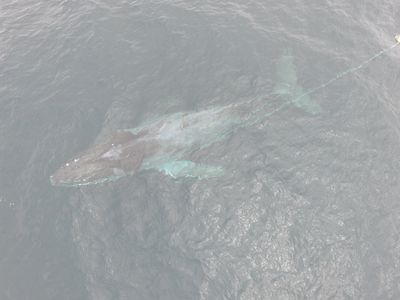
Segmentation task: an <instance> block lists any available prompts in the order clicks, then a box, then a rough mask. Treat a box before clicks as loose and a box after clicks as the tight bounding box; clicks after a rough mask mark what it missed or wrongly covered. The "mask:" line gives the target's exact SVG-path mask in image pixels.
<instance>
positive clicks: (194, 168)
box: [50, 51, 321, 186]
mask: <svg viewBox="0 0 400 300" xmlns="http://www.w3.org/2000/svg"><path fill="white" fill-rule="evenodd" d="M276 74H277V78H278V83H277V84H276V86H275V88H274V91H273V93H272V94H271V95H269V96H268V97H264V98H263V99H252V100H247V101H244V102H239V103H235V104H230V105H225V106H215V107H212V108H208V109H205V110H202V111H192V112H177V113H173V114H170V115H167V116H162V117H160V118H158V119H155V120H152V121H147V122H145V123H144V124H142V125H140V126H139V127H136V128H133V129H123V130H119V131H117V132H116V133H115V134H113V135H112V136H111V137H109V138H108V139H106V140H105V141H104V142H101V143H99V144H96V145H94V146H92V147H90V148H89V149H87V150H86V151H84V152H83V153H81V154H78V155H77V156H75V157H74V158H72V159H70V160H68V161H67V162H66V163H64V164H63V165H62V166H61V167H60V168H59V169H58V170H57V171H56V172H55V173H54V174H53V175H52V176H50V181H51V183H52V184H53V185H55V186H83V185H89V184H99V183H104V182H109V181H115V180H117V179H119V178H121V177H124V176H128V175H134V174H136V173H137V172H140V171H142V170H157V171H160V172H163V173H165V174H167V175H169V176H172V177H174V178H178V177H196V178H200V179H201V178H212V177H217V176H221V175H222V174H223V173H224V170H223V169H222V168H221V167H220V166H211V165H207V164H200V163H196V162H193V161H191V160H190V156H191V153H192V152H193V151H195V150H199V149H202V148H204V147H207V146H209V145H211V144H212V143H215V142H217V141H220V140H222V139H224V138H225V137H226V136H227V135H229V134H231V133H232V132H233V131H235V130H236V129H237V128H240V127H245V126H250V125H252V124H254V123H257V122H259V121H260V120H263V119H264V118H265V117H266V116H268V115H271V114H272V113H274V111H278V110H280V109H281V108H283V107H285V106H287V105H288V104H293V105H294V106H296V107H299V108H301V109H303V110H304V111H307V112H308V113H311V114H316V113H319V112H320V111H321V109H320V107H319V105H318V104H317V103H315V102H314V101H312V100H311V99H310V98H309V96H308V95H305V96H303V94H304V89H303V88H302V87H301V86H300V85H299V84H298V83H297V76H296V72H295V67H294V62H293V56H292V55H291V52H289V51H285V52H284V54H283V55H282V57H281V58H280V59H279V60H278V62H277V70H276ZM270 100H274V101H275V100H279V101H280V103H281V104H279V105H277V106H276V105H275V109H274V110H273V111H272V112H271V111H267V109H266V108H267V106H270V105H266V104H265V103H271V102H272V103H276V101H275V102H274V101H270ZM276 107H277V108H276Z"/></svg>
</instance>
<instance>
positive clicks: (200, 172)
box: [154, 160, 224, 179]
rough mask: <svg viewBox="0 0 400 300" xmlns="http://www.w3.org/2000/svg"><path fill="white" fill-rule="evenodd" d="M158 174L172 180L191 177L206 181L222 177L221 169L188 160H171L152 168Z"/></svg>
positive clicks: (222, 171)
mask: <svg viewBox="0 0 400 300" xmlns="http://www.w3.org/2000/svg"><path fill="white" fill-rule="evenodd" d="M154 168H155V169H157V170H158V171H160V172H163V173H164V174H166V175H169V176H171V177H173V178H179V177H192V178H198V179H208V178H215V177H219V176H222V175H223V174H224V170H223V168H221V167H219V166H211V165H206V164H201V163H194V162H192V161H189V160H173V161H169V162H166V163H163V164H160V165H158V166H154Z"/></svg>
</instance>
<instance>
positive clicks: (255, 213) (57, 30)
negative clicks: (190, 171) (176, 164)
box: [0, 0, 400, 300]
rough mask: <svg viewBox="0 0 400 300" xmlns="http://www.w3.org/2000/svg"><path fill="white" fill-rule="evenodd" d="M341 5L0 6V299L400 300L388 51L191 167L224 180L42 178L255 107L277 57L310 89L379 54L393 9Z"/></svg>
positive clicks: (394, 105)
mask: <svg viewBox="0 0 400 300" xmlns="http://www.w3.org/2000/svg"><path fill="white" fill-rule="evenodd" d="M353 2H354V3H350V2H349V1H334V2H333V1H316V0H313V1H298V0H295V1H260V0H256V1H247V2H246V1H236V2H232V1H168V0H165V1H122V0H121V1H109V0H94V1H59V0H55V1H31V0H22V1H21V0H18V1H16V0H9V1H2V2H1V3H0V254H1V260H0V299H4V300H9V299H12V300H14V299H17V300H23V299H38V300H45V299H59V300H61V299H84V300H86V299H95V300H103V299H105V300H108V299H135V300H136V299H140V300H147V299H174V300H180V299H182V300H186V299H204V300H215V299H241V300H244V299H246V300H247V299H263V300H264V299H274V300H276V299H400V281H399V278H400V235H399V228H400V207H399V195H400V177H399V176H400V163H399V157H400V145H399V137H400V131H399V129H400V123H399V116H400V104H399V101H398V99H399V96H398V95H399V94H400V84H399V79H398V78H399V77H398V76H399V66H400V47H395V48H393V49H392V50H391V51H389V52H387V53H385V54H384V55H382V56H380V57H379V58H378V59H376V60H374V61H372V62H371V63H369V64H368V65H367V66H366V67H365V68H363V69H361V70H359V71H358V72H356V73H354V74H349V75H348V76H346V77H343V78H341V79H340V80H337V81H335V82H333V83H332V84H331V85H329V86H327V87H326V88H323V89H320V90H318V91H316V92H315V93H313V94H312V97H313V99H314V100H315V101H317V102H318V103H319V105H320V106H321V107H322V109H323V111H322V113H320V114H318V115H310V114H307V113H306V112H304V111H301V110H299V109H297V108H296V107H288V108H287V109H284V110H280V111H278V112H277V113H275V114H273V115H271V116H270V117H268V118H267V119H266V120H265V122H262V123H260V124H255V125H254V126H252V127H249V128H244V129H241V130H239V131H238V132H235V133H234V134H232V135H231V136H230V137H229V138H228V139H226V140H224V141H223V142H221V143H217V144H215V145H213V146H212V147H210V148H209V149H208V150H207V151H206V152H204V151H203V152H202V153H197V154H195V156H196V157H194V159H197V160H199V161H202V162H207V163H209V164H215V165H220V166H223V167H226V168H229V169H230V170H233V171H232V172H230V173H229V174H228V175H227V176H225V177H223V178H220V179H215V180H214V179H213V180H196V179H178V180H174V179H172V178H170V177H168V176H165V175H163V174H160V173H157V172H155V171H154V172H153V171H149V172H143V173H141V174H138V175H136V176H132V177H127V178H124V179H121V180H119V181H117V182H115V183H110V184H105V185H97V186H89V187H82V188H77V189H69V188H57V187H52V186H51V185H50V182H49V175H51V174H52V173H53V172H54V171H55V170H56V169H57V168H58V167H59V166H60V165H61V164H62V163H63V162H65V161H66V160H67V159H69V158H71V157H72V156H74V155H75V154H76V153H78V152H80V151H82V150H85V149H86V148H88V147H89V146H90V145H92V144H93V143H95V142H96V141H98V140H101V139H103V138H104V137H107V136H109V135H110V134H111V133H112V132H113V131H115V130H116V129H119V128H132V127H135V126H137V125H138V124H140V123H141V122H143V121H145V120H148V119H150V118H154V117H156V116H162V115H164V114H168V113H171V112H176V111H185V110H202V109H205V108H207V107H213V106H214V105H225V104H229V103H236V102H239V101H243V100H246V99H251V98H261V97H265V95H268V94H269V93H270V92H271V90H272V88H273V86H274V82H275V79H276V78H275V73H274V68H275V65H276V61H277V60H278V58H279V57H280V55H281V53H282V51H284V49H288V48H290V49H292V51H293V53H294V56H295V59H296V66H297V75H298V78H299V81H300V83H301V85H302V86H303V87H304V88H305V89H306V90H308V89H311V88H314V87H316V86H319V85H320V84H323V83H324V82H326V81H328V80H330V79H331V78H334V77H335V76H336V74H337V73H338V72H342V71H344V70H346V69H348V68H351V67H353V66H357V65H358V64H360V63H362V62H363V61H365V60H367V59H368V58H369V57H371V56H373V55H374V54H375V53H378V52H379V51H380V50H381V49H385V48H388V47H390V46H391V45H393V44H394V43H395V41H394V39H393V36H394V35H395V34H397V33H399V32H398V31H400V23H399V20H400V19H399V15H400V5H399V3H398V2H396V1H394V0H383V1H372V0H368V1H361V2H360V3H357V1H353ZM255 109H257V108H256V107H255Z"/></svg>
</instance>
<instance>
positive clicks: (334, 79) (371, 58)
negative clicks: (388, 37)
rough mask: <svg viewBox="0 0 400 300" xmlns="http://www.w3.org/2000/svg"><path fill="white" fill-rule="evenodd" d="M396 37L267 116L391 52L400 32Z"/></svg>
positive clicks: (399, 38)
mask: <svg viewBox="0 0 400 300" xmlns="http://www.w3.org/2000/svg"><path fill="white" fill-rule="evenodd" d="M394 38H395V40H396V43H395V44H393V45H392V46H390V47H388V48H385V49H382V50H381V51H379V52H378V53H376V54H374V55H372V56H371V57H369V58H367V59H366V60H364V61H363V62H361V63H360V64H359V65H358V66H355V67H351V68H349V69H347V70H344V71H342V72H339V73H337V74H336V76H335V77H333V78H331V79H329V80H328V81H326V82H324V83H322V84H321V85H319V86H316V87H314V88H312V89H309V90H308V91H307V92H305V93H303V94H301V95H300V96H298V97H296V98H294V99H291V100H289V101H286V102H284V103H282V104H281V105H280V106H279V107H278V108H276V109H274V110H273V111H271V112H270V113H268V114H266V115H265V117H269V116H271V115H273V114H275V113H276V112H278V111H280V110H282V109H283V108H285V107H286V106H287V105H289V104H291V103H295V102H296V101H298V100H300V99H301V98H303V97H305V96H308V95H310V94H312V93H314V92H316V91H318V90H320V89H323V88H325V87H327V86H328V85H330V84H332V83H334V82H335V81H337V80H339V79H341V78H342V77H344V76H346V75H348V74H351V73H354V72H356V71H358V70H360V69H362V68H364V67H366V66H367V65H368V64H369V63H371V62H372V61H373V60H375V59H377V58H378V57H380V56H382V55H383V54H385V53H386V52H389V51H390V50H392V49H394V48H395V47H397V46H398V45H399V44H400V34H398V35H396V36H395V37H394Z"/></svg>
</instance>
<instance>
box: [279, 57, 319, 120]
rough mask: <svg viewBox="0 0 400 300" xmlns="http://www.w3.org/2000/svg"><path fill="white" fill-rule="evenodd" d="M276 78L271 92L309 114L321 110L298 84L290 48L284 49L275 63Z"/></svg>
mask: <svg viewBox="0 0 400 300" xmlns="http://www.w3.org/2000/svg"><path fill="white" fill-rule="evenodd" d="M276 78H277V83H276V85H275V87H274V89H273V94H275V95H278V96H280V97H282V98H283V99H284V100H285V101H287V102H289V103H291V104H293V105H294V106H296V107H298V108H300V109H302V110H304V111H306V112H308V113H310V114H313V115H315V114H318V113H321V112H322V108H321V106H320V105H319V104H318V103H317V102H316V101H314V100H313V99H311V97H310V96H309V95H308V94H307V92H306V91H305V90H304V88H303V87H302V86H301V85H299V84H298V82H297V81H298V80H297V73H296V66H295V63H294V56H293V54H292V51H291V50H290V49H286V50H285V51H284V52H283V54H282V56H281V57H280V58H279V60H278V61H277V63H276Z"/></svg>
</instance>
